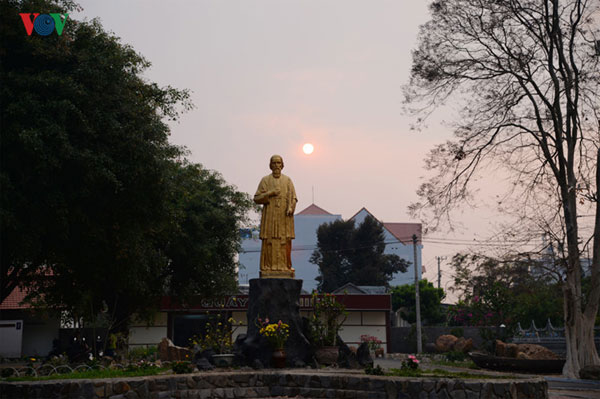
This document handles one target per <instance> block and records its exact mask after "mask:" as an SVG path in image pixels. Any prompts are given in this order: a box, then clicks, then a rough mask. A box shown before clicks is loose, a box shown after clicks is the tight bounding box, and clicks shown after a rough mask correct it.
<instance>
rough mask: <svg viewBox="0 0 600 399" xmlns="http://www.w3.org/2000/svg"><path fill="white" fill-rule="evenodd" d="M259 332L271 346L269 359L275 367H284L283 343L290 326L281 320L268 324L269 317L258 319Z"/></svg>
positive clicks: (287, 335) (288, 334) (288, 333)
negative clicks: (271, 350) (271, 351)
mask: <svg viewBox="0 0 600 399" xmlns="http://www.w3.org/2000/svg"><path fill="white" fill-rule="evenodd" d="M258 323H259V327H260V330H259V333H260V335H262V336H264V337H265V338H267V340H268V341H269V343H270V344H271V346H272V347H273V355H272V357H271V361H272V362H273V365H274V366H275V367H276V368H284V367H285V359H286V354H285V349H284V345H285V342H286V341H287V339H288V337H289V336H290V326H289V325H288V324H286V323H283V322H282V321H281V320H279V322H277V323H272V324H269V319H265V320H264V321H263V320H262V319H260V318H259V319H258Z"/></svg>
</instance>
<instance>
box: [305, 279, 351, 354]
mask: <svg viewBox="0 0 600 399" xmlns="http://www.w3.org/2000/svg"><path fill="white" fill-rule="evenodd" d="M311 302H312V303H313V309H314V311H313V315H312V317H311V318H310V333H311V337H312V340H313V342H314V343H315V344H316V345H317V346H319V347H324V346H335V345H336V340H337V335H338V332H339V331H340V330H341V329H342V324H344V321H346V317H348V312H346V306H345V305H344V304H342V303H340V302H338V301H337V300H336V297H335V296H334V295H332V294H324V295H319V294H317V293H316V292H315V291H313V293H312V298H311Z"/></svg>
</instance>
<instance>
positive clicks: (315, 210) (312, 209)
mask: <svg viewBox="0 0 600 399" xmlns="http://www.w3.org/2000/svg"><path fill="white" fill-rule="evenodd" d="M296 215H303V216H305V215H331V213H329V212H327V211H326V210H325V209H323V208H321V207H318V206H316V205H315V204H311V205H309V206H308V207H307V208H305V209H304V210H302V211H300V212H299V213H297V214H296Z"/></svg>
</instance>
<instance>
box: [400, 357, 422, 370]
mask: <svg viewBox="0 0 600 399" xmlns="http://www.w3.org/2000/svg"><path fill="white" fill-rule="evenodd" d="M402 368H403V369H410V370H416V369H418V368H419V359H417V357H416V356H415V355H408V358H407V359H405V360H404V361H402Z"/></svg>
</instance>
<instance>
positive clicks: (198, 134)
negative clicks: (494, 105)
mask: <svg viewBox="0 0 600 399" xmlns="http://www.w3.org/2000/svg"><path fill="white" fill-rule="evenodd" d="M428 3H429V2H428V1H424V0H392V1H382V0H369V1H365V0H359V1H352V0H350V1H349V0H335V1H332V0H318V1H317V0H314V1H313V0H302V1H287V0H271V1H263V0H253V1H249V0H246V1H242V0H237V1H232V0H227V1H216V0H214V1H200V0H199V1H191V0H190V1H184V0H170V1H149V0H144V1H132V0H125V1H123V0H118V1H117V0H102V1H98V0H87V1H80V4H81V6H82V7H83V11H82V12H80V13H75V14H73V15H72V16H71V17H73V18H75V19H92V18H96V17H97V18H99V19H100V21H101V22H102V24H103V26H104V28H105V29H106V30H108V31H112V32H113V33H114V34H115V35H116V36H118V37H120V38H121V41H122V42H123V43H127V44H129V45H131V46H132V47H133V48H134V49H135V50H136V51H137V52H138V53H141V54H142V55H144V56H145V57H146V58H147V59H148V60H149V61H150V62H151V63H152V67H151V68H150V69H149V70H148V71H147V72H146V74H145V76H146V77H147V78H148V79H149V80H151V81H154V82H157V83H158V84H159V85H167V84H169V85H172V86H174V87H177V88H181V89H183V88H187V89H189V90H190V91H191V93H192V100H193V103H194V104H195V106H196V108H195V109H194V110H192V111H190V112H188V113H186V114H184V115H183V117H182V118H181V121H180V122H179V123H175V124H172V125H171V140H172V142H174V143H176V144H179V145H185V146H186V147H187V148H188V149H189V151H190V155H189V158H190V159H191V160H192V161H194V162H199V163H201V164H203V165H204V166H205V167H206V168H209V169H214V170H217V171H219V172H221V173H222V175H223V176H224V178H225V179H226V180H227V181H228V182H229V183H231V184H234V185H235V186H237V187H238V189H240V190H241V191H245V192H248V193H250V194H253V193H254V192H255V190H256V187H257V185H258V182H259V180H260V178H261V177H262V176H264V175H266V174H268V173H269V172H270V171H269V169H268V160H269V157H270V156H271V155H272V154H275V153H278V154H281V155H282V156H283V158H284V161H285V169H284V173H285V174H287V175H289V176H290V177H291V178H292V179H293V181H294V184H295V186H296V191H297V194H298V197H299V203H298V208H297V210H301V209H303V208H305V207H307V206H308V205H310V204H311V202H312V195H311V191H312V187H314V192H315V203H316V204H317V205H319V206H321V207H322V208H324V209H326V210H328V211H329V212H332V213H339V214H342V216H343V217H344V218H348V217H350V216H352V215H353V214H354V213H355V212H357V211H358V210H359V209H360V208H361V207H363V206H364V207H366V208H367V209H369V210H370V211H371V212H372V213H373V214H374V215H375V216H376V217H378V218H379V219H380V220H383V221H386V222H417V221H416V220H411V219H410V218H409V216H408V214H407V206H408V205H409V204H410V203H411V202H413V201H415V200H416V199H417V197H416V194H415V192H416V190H417V187H418V184H419V177H421V176H423V175H424V174H425V171H424V169H423V158H424V157H425V155H426V153H427V151H428V150H429V149H431V148H432V146H433V145H434V144H436V143H440V142H442V141H444V140H446V139H449V138H450V136H451V132H450V130H449V129H447V128H444V127H442V125H440V124H436V123H432V124H430V127H429V128H428V129H426V130H424V131H421V132H415V131H411V130H410V128H409V125H410V121H411V120H412V119H411V118H410V117H409V116H407V115H405V114H403V111H402V100H403V96H402V89H401V87H402V85H404V84H406V83H407V82H408V77H409V71H410V65H411V49H413V48H414V47H415V45H416V37H417V33H418V27H419V25H420V24H422V23H424V22H426V21H427V19H428V10H427V4H428ZM307 142H310V143H312V144H313V145H314V146H315V150H314V153H313V154H312V155H305V154H303V153H302V145H303V144H304V143H307ZM465 214H468V215H469V218H466V217H464V219H463V220H462V221H463V222H464V223H465V225H466V226H468V227H469V228H467V229H465V230H463V231H458V232H453V233H451V234H449V235H447V234H443V233H436V234H435V235H436V236H438V237H440V236H442V237H447V238H452V237H455V238H461V239H472V238H473V237H475V235H474V234H475V233H477V234H478V235H477V237H480V238H481V237H484V234H485V231H486V229H487V227H486V226H487V224H488V222H489V220H488V219H486V217H487V216H486V217H484V216H483V213H482V214H481V215H479V214H478V213H477V211H472V210H468V209H467V210H466V212H465ZM463 216H464V215H463ZM458 217H459V218H461V216H460V215H458ZM471 227H472V228H471ZM458 250H459V247H458V246H456V245H451V244H439V243H428V242H427V241H425V243H424V249H423V259H424V264H425V266H426V267H427V273H425V277H426V278H428V279H429V280H430V281H433V280H436V279H437V270H436V268H437V266H436V265H437V262H436V260H435V257H436V256H438V255H446V256H448V257H449V256H451V255H452V254H454V253H456V252H457V251H458ZM448 277H449V275H448V273H446V274H445V278H444V280H443V285H445V284H446V282H447V281H448Z"/></svg>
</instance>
